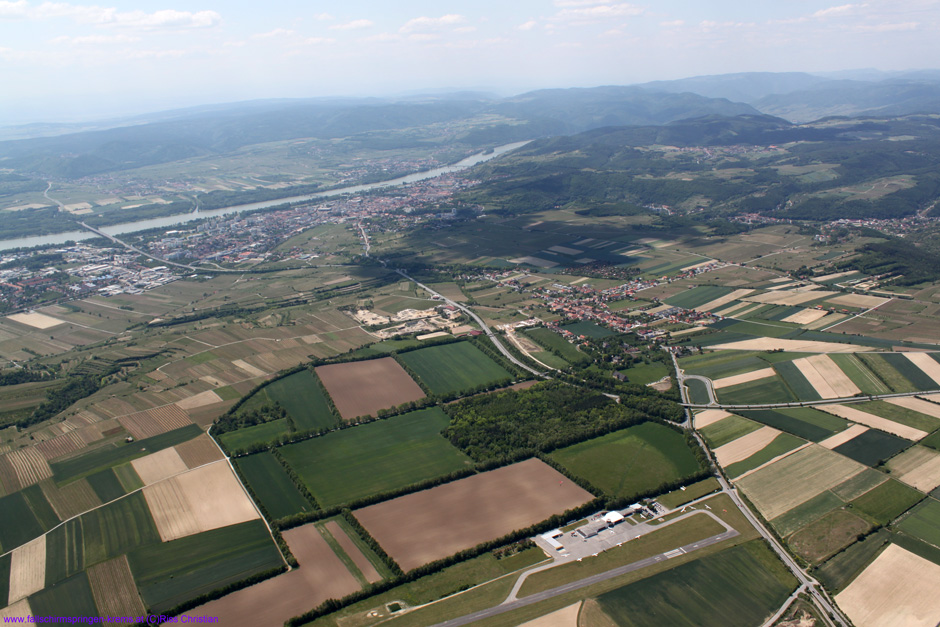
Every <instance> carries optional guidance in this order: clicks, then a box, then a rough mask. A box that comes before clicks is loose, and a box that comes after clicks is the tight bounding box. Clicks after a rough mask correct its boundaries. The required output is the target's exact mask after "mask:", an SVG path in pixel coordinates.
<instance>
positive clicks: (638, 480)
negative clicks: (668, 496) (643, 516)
mask: <svg viewBox="0 0 940 627" xmlns="http://www.w3.org/2000/svg"><path fill="white" fill-rule="evenodd" d="M550 457H551V458H552V459H553V460H555V461H556V462H558V463H559V464H561V465H562V466H564V467H565V468H566V469H568V471H569V472H571V473H572V474H573V475H576V476H578V477H581V478H582V479H585V480H586V481H587V482H588V483H590V484H591V485H592V486H594V487H595V488H597V489H599V490H601V491H602V492H603V493H604V494H606V495H608V496H612V497H629V496H632V495H634V494H638V493H641V492H645V491H647V490H652V489H654V488H657V487H659V486H660V485H662V484H664V483H666V482H669V481H674V480H676V479H680V478H682V477H686V476H688V475H691V474H692V473H694V472H696V471H698V470H699V466H698V462H697V461H696V459H695V456H694V455H693V454H692V451H691V450H690V449H689V446H688V444H687V443H686V441H685V438H684V437H683V436H682V434H681V433H677V432H675V431H673V430H672V429H670V428H669V427H665V426H663V425H660V424H657V423H655V422H645V423H643V424H641V425H637V426H635V427H630V428H628V429H624V430H622V431H616V432H614V433H609V434H607V435H604V436H601V437H599V438H594V439H593V440H588V441H587V442H580V443H578V444H575V445H573V446H568V447H566V448H562V449H558V450H557V451H554V452H553V453H551V455H550Z"/></svg>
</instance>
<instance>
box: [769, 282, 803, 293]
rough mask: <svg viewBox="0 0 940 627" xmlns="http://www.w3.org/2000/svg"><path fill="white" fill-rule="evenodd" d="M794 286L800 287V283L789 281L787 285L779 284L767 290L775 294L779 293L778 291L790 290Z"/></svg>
mask: <svg viewBox="0 0 940 627" xmlns="http://www.w3.org/2000/svg"><path fill="white" fill-rule="evenodd" d="M794 285H799V282H798V281H787V282H786V283H778V284H776V285H774V286H773V287H768V288H767V289H768V290H770V291H772V292H775V291H777V290H786V289H790V288H791V287H793V286H794Z"/></svg>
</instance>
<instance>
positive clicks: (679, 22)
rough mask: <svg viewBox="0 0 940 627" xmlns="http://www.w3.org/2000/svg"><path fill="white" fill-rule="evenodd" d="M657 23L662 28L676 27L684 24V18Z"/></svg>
mask: <svg viewBox="0 0 940 627" xmlns="http://www.w3.org/2000/svg"><path fill="white" fill-rule="evenodd" d="M659 25H660V26H662V27H664V28H678V27H679V26H685V20H672V21H671V22H660V23H659Z"/></svg>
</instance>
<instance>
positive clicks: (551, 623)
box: [519, 601, 581, 627]
mask: <svg viewBox="0 0 940 627" xmlns="http://www.w3.org/2000/svg"><path fill="white" fill-rule="evenodd" d="M580 611H581V601H578V602H577V603H575V604H574V605H569V606H568V607H563V608H562V609H560V610H558V611H557V612H552V613H551V614H546V615H545V616H540V617H538V618H536V619H535V620H530V621H529V622H527V623H522V624H521V625H519V627H578V612H580Z"/></svg>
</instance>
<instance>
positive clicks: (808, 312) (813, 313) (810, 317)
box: [781, 309, 829, 324]
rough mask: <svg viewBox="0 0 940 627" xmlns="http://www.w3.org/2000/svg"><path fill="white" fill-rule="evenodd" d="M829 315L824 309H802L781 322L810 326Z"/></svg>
mask: <svg viewBox="0 0 940 627" xmlns="http://www.w3.org/2000/svg"><path fill="white" fill-rule="evenodd" d="M828 314H829V312H828V311H826V310H825V309H804V310H803V311H798V312H796V313H795V314H790V315H789V316H787V317H786V318H784V319H783V320H781V322H792V323H793V324H810V323H813V322H816V321H817V320H819V319H820V318H823V317H825V316H827V315H828Z"/></svg>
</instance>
